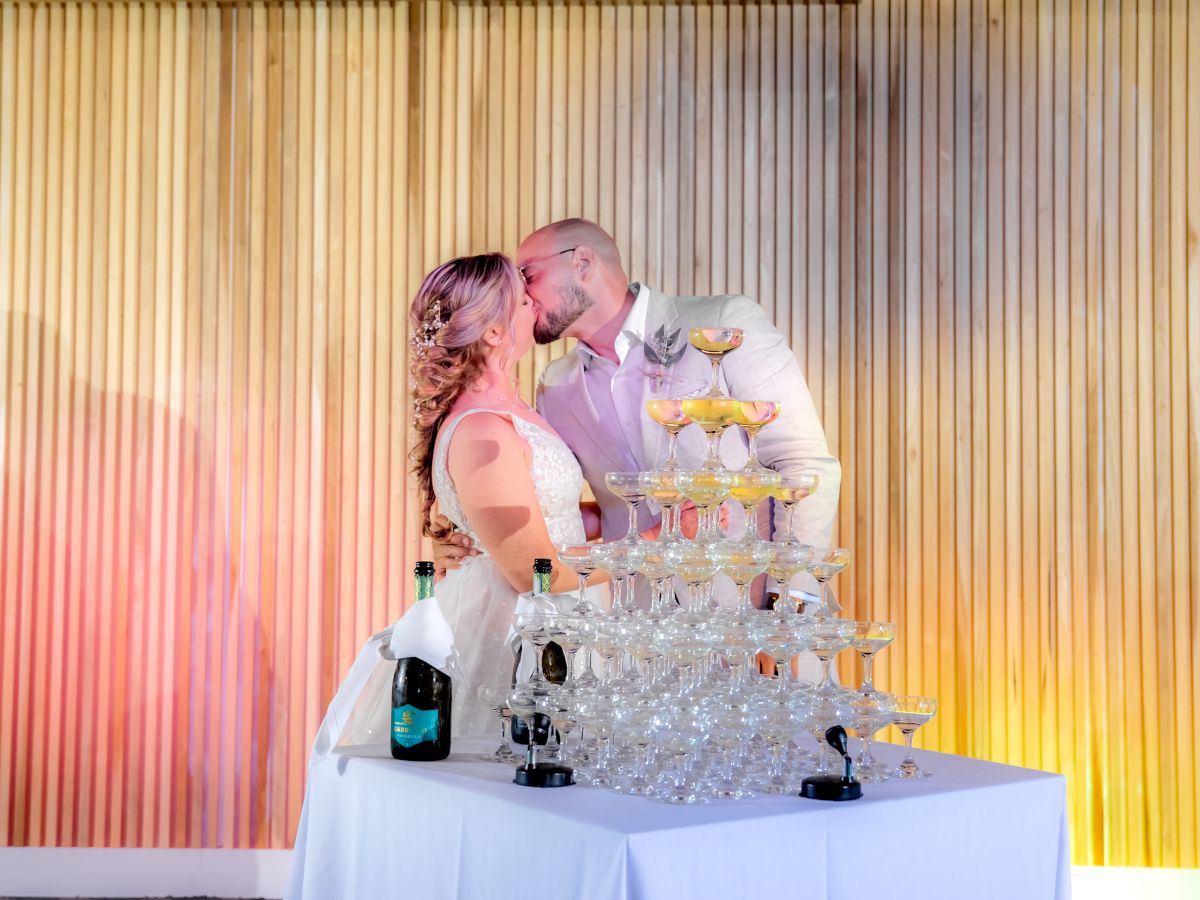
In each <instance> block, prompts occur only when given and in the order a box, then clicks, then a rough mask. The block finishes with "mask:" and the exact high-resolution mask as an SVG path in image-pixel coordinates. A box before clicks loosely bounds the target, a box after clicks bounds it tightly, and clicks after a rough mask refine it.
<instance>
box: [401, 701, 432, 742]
mask: <svg viewBox="0 0 1200 900" xmlns="http://www.w3.org/2000/svg"><path fill="white" fill-rule="evenodd" d="M437 734H438V711H437V710H436V709H417V708H416V707H415V706H408V705H407V704H406V705H404V706H394V707H392V740H393V741H395V742H396V743H397V744H399V745H400V746H401V747H412V746H413V745H415V744H419V743H421V742H422V741H436V740H437Z"/></svg>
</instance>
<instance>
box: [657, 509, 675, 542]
mask: <svg viewBox="0 0 1200 900" xmlns="http://www.w3.org/2000/svg"><path fill="white" fill-rule="evenodd" d="M663 511H664V513H665V514H666V522H667V531H666V534H660V535H659V540H663V539H664V538H665V539H666V540H668V541H673V540H675V539H676V538H678V537H679V504H678V503H672V504H671V505H670V506H664V507H663Z"/></svg>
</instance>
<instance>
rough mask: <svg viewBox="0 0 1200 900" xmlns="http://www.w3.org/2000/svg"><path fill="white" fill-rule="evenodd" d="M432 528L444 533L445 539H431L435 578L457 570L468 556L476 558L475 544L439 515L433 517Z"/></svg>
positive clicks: (477, 553) (477, 552)
mask: <svg viewBox="0 0 1200 900" xmlns="http://www.w3.org/2000/svg"><path fill="white" fill-rule="evenodd" d="M433 526H434V528H435V529H436V530H438V531H446V532H448V534H447V535H446V537H444V538H442V539H441V540H438V539H437V538H434V539H433V568H434V570H435V572H436V573H437V577H438V578H441V577H442V576H443V575H445V574H446V572H447V571H448V570H450V569H457V568H458V567H459V566H460V565H462V561H463V560H464V559H466V558H467V557H468V556H478V555H479V551H478V550H476V549H475V543H474V542H473V541H472V540H471V539H470V538H469V537H467V535H465V534H463V532H461V531H457V530H455V529H454V525H453V524H451V522H450V520H449V519H447V518H446V517H445V516H444V515H442V514H441V513H438V514H437V515H436V516H434V517H433Z"/></svg>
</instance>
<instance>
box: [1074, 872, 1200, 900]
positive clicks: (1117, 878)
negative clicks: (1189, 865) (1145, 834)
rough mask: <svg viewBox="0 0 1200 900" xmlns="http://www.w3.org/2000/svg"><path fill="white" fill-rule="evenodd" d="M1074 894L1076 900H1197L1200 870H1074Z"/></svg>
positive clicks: (1199, 891)
mask: <svg viewBox="0 0 1200 900" xmlns="http://www.w3.org/2000/svg"><path fill="white" fill-rule="evenodd" d="M1071 894H1072V898H1073V900H1130V898H1131V897H1139V898H1140V897H1153V898H1154V900H1196V898H1197V897H1200V869H1140V868H1126V867H1124V866H1071Z"/></svg>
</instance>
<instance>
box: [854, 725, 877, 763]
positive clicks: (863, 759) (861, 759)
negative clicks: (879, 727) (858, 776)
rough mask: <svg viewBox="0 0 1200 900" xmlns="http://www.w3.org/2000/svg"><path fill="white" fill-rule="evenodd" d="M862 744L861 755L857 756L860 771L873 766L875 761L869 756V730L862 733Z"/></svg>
mask: <svg viewBox="0 0 1200 900" xmlns="http://www.w3.org/2000/svg"><path fill="white" fill-rule="evenodd" d="M862 742H863V745H862V753H860V754H859V755H858V767H859V768H860V769H862V768H865V767H867V766H873V765H875V760H874V758H872V756H871V732H870V731H869V730H868V731H864V732H863V738H862Z"/></svg>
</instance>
